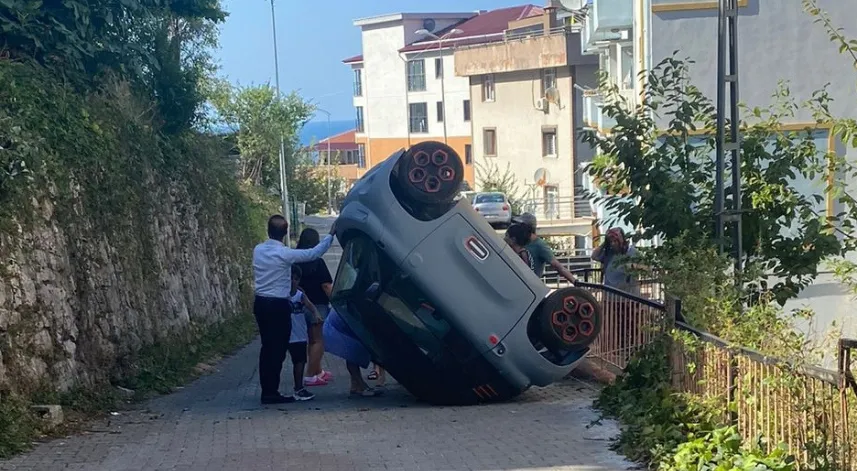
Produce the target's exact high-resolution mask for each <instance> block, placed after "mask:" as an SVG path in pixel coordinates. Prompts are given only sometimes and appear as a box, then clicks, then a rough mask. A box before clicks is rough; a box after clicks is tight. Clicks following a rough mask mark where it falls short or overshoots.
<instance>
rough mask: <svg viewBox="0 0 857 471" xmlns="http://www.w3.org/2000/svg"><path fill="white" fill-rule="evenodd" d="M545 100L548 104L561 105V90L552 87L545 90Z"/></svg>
mask: <svg viewBox="0 0 857 471" xmlns="http://www.w3.org/2000/svg"><path fill="white" fill-rule="evenodd" d="M545 100H547V101H548V103H553V104H555V105H559V89H558V88H556V87H550V88H548V89H547V90H545Z"/></svg>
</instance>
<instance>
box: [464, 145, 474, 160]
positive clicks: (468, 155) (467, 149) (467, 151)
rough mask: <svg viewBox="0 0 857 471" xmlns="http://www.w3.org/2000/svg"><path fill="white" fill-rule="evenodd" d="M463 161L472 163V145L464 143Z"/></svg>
mask: <svg viewBox="0 0 857 471" xmlns="http://www.w3.org/2000/svg"><path fill="white" fill-rule="evenodd" d="M464 163H465V164H467V165H470V164H472V163H473V146H471V145H470V144H464Z"/></svg>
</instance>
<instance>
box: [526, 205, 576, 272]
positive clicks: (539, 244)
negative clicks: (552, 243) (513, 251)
mask: <svg viewBox="0 0 857 471" xmlns="http://www.w3.org/2000/svg"><path fill="white" fill-rule="evenodd" d="M512 222H514V223H517V224H524V225H527V226H529V228H530V229H531V233H530V242H529V243H528V244H527V245H526V246H524V248H525V249H527V251H528V252H529V254H530V255H531V256H532V264H533V271H535V272H536V276H538V277H539V278H541V277H542V275H544V273H545V265H550V266H551V268H553V269H554V270H556V272H557V273H559V275H560V276H561V277H563V278H565V279H566V280H568V281H569V283H571V284H574V283H576V282H577V278H575V277H574V275H572V274H571V272H570V271H569V270H568V268H566V267H565V266H564V265H563V264H562V263H560V262H559V260H557V259H556V257H555V256H554V254H553V250H551V248H550V247H548V244H547V243H546V242H545V241H544V239H542V238H541V237H539V235H538V234H536V226H537V221H536V217H535V216H533V215H532V214H531V213H524V214H521V215H520V216H516V217H514V218H512Z"/></svg>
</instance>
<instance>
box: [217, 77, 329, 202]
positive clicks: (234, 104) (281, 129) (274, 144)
mask: <svg viewBox="0 0 857 471" xmlns="http://www.w3.org/2000/svg"><path fill="white" fill-rule="evenodd" d="M211 102H212V104H213V106H214V108H215V109H216V110H217V113H218V115H219V119H220V120H221V121H222V122H223V123H224V124H226V125H228V126H230V127H231V128H232V129H233V130H234V132H235V133H236V134H237V147H238V152H239V154H240V155H239V175H240V176H241V178H242V179H243V180H247V181H250V182H252V183H253V184H255V185H257V186H262V187H264V188H268V189H272V190H273V189H279V186H280V174H279V162H278V159H279V150H280V139H281V138H282V139H283V141H284V144H285V150H286V163H287V175H294V174H295V173H294V169H295V167H296V166H297V164H298V162H297V160H298V158H299V154H300V153H299V152H298V148H297V143H298V133H299V132H300V129H301V127H302V126H303V125H304V123H306V121H307V120H308V119H309V118H310V117H311V116H312V114H313V111H314V108H313V106H312V105H310V104H309V103H308V102H306V101H304V99H303V98H301V97H300V96H299V95H298V94H297V93H294V92H293V93H291V94H289V95H287V96H284V97H277V91H276V90H275V89H274V88H273V87H271V86H270V85H268V84H265V85H260V86H254V87H233V86H231V85H230V84H228V83H225V82H219V83H216V84H215V85H214V92H213V93H212V99H211Z"/></svg>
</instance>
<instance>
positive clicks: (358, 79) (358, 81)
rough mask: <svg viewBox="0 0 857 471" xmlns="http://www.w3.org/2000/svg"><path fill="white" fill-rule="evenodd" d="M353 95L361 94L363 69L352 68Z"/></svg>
mask: <svg viewBox="0 0 857 471" xmlns="http://www.w3.org/2000/svg"><path fill="white" fill-rule="evenodd" d="M354 96H363V69H354Z"/></svg>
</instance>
